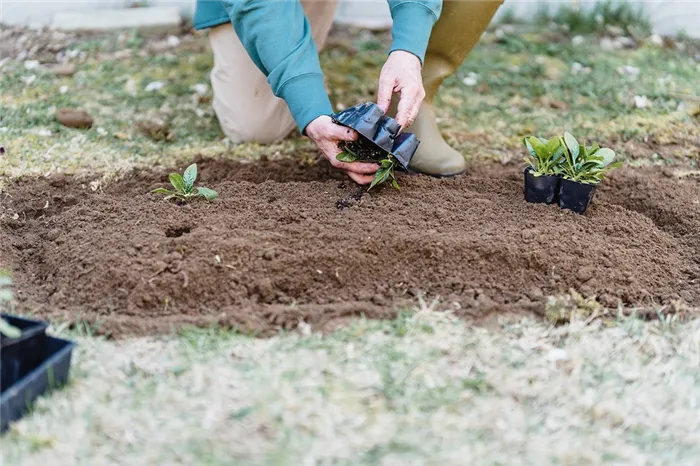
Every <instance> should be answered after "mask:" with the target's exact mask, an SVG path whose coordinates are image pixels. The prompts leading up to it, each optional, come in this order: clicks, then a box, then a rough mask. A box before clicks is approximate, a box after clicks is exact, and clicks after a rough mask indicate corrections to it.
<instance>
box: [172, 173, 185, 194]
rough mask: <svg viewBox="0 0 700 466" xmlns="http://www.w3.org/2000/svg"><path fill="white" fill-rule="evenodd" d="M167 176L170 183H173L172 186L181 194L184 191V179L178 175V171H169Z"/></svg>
mask: <svg viewBox="0 0 700 466" xmlns="http://www.w3.org/2000/svg"><path fill="white" fill-rule="evenodd" d="M168 178H169V179H170V184H171V185H173V188H175V191H177V192H178V193H182V194H184V193H185V192H186V190H185V181H184V180H183V179H182V176H180V174H179V173H171V174H170V175H168Z"/></svg>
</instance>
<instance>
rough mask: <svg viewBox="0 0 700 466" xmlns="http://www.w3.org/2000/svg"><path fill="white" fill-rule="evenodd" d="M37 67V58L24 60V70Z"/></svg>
mask: <svg viewBox="0 0 700 466" xmlns="http://www.w3.org/2000/svg"><path fill="white" fill-rule="evenodd" d="M37 68H39V61H38V60H27V61H25V62H24V69H25V70H35V69H37Z"/></svg>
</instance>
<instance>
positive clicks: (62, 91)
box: [58, 86, 68, 94]
mask: <svg viewBox="0 0 700 466" xmlns="http://www.w3.org/2000/svg"><path fill="white" fill-rule="evenodd" d="M58 92H60V93H61V94H65V93H66V92H68V86H61V87H59V88H58Z"/></svg>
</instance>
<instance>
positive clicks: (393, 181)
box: [391, 176, 401, 191]
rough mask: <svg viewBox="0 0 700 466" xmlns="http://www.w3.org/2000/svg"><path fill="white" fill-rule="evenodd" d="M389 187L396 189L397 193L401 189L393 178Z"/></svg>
mask: <svg viewBox="0 0 700 466" xmlns="http://www.w3.org/2000/svg"><path fill="white" fill-rule="evenodd" d="M391 185H392V186H393V187H394V189H398V190H399V191H401V187H400V186H399V182H398V181H396V178H394V177H393V176H392V177H391Z"/></svg>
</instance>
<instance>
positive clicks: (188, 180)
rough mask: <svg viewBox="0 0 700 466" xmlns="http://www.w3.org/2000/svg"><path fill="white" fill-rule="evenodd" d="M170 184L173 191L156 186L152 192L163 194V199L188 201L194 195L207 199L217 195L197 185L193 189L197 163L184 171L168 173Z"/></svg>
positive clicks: (211, 190)
mask: <svg viewBox="0 0 700 466" xmlns="http://www.w3.org/2000/svg"><path fill="white" fill-rule="evenodd" d="M168 178H169V179H170V184H171V185H173V188H175V190H174V191H172V190H170V189H166V188H156V189H154V190H153V191H151V192H152V193H155V194H165V200H166V201H169V200H171V199H176V200H179V201H189V200H190V199H193V198H196V197H203V198H205V199H206V200H207V201H212V200H214V199H216V198H217V197H218V194H217V193H216V191H214V190H213V189H209V188H202V187H198V188H196V189H195V187H194V182H195V180H196V179H197V164H196V163H193V164H192V165H190V166H189V167H187V169H186V170H185V173H183V174H182V175H180V174H179V173H171V174H170V175H168Z"/></svg>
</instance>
